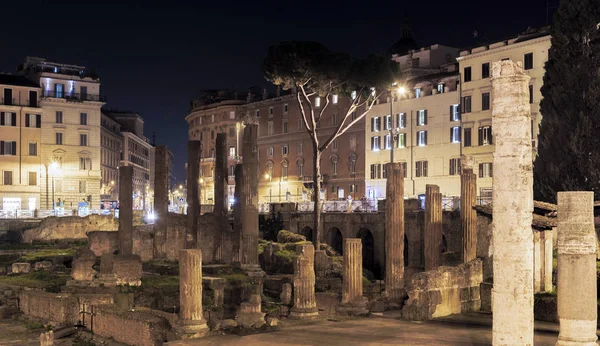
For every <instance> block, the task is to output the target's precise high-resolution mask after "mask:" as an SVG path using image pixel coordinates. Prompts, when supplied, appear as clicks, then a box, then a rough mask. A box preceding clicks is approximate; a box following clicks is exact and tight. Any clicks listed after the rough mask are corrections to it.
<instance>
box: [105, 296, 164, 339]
mask: <svg viewBox="0 0 600 346" xmlns="http://www.w3.org/2000/svg"><path fill="white" fill-rule="evenodd" d="M94 312H95V315H94V333H95V334H98V335H100V336H102V337H105V338H113V339H114V340H115V341H118V342H121V343H124V344H127V345H132V346H161V345H163V342H164V340H166V337H167V331H168V330H169V322H168V321H167V319H166V318H164V317H160V316H158V314H153V313H151V312H150V311H121V310H118V309H115V308H114V307H113V306H112V305H99V306H97V307H95V310H94Z"/></svg>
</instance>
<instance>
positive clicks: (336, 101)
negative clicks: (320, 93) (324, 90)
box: [331, 94, 338, 104]
mask: <svg viewBox="0 0 600 346" xmlns="http://www.w3.org/2000/svg"><path fill="white" fill-rule="evenodd" d="M331 102H332V103H333V104H337V103H338V95H337V94H333V95H332V96H331Z"/></svg>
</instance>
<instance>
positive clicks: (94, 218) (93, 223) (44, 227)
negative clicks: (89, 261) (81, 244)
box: [22, 214, 119, 243]
mask: <svg viewBox="0 0 600 346" xmlns="http://www.w3.org/2000/svg"><path fill="white" fill-rule="evenodd" d="M118 228H119V223H118V220H117V219H115V218H114V217H113V216H112V215H96V214H93V215H88V216H86V217H79V216H64V217H47V218H45V219H43V220H42V221H41V222H40V223H39V225H38V226H37V227H35V228H31V229H26V230H24V231H23V236H22V239H23V243H32V242H33V241H41V242H44V241H54V240H85V239H86V238H87V233H88V232H92V231H116V230H118Z"/></svg>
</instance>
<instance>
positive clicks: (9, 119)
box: [0, 112, 17, 126]
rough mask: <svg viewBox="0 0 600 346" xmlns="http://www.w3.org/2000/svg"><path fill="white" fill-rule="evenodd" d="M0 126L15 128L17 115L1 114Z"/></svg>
mask: <svg viewBox="0 0 600 346" xmlns="http://www.w3.org/2000/svg"><path fill="white" fill-rule="evenodd" d="M0 125H3V126H17V113H11V112H1V114H0Z"/></svg>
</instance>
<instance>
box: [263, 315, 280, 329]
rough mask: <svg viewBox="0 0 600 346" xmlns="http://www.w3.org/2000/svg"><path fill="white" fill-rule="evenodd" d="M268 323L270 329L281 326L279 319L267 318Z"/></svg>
mask: <svg viewBox="0 0 600 346" xmlns="http://www.w3.org/2000/svg"><path fill="white" fill-rule="evenodd" d="M266 322H267V326H269V327H277V326H278V325H279V319H278V318H276V317H267V319H266Z"/></svg>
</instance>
